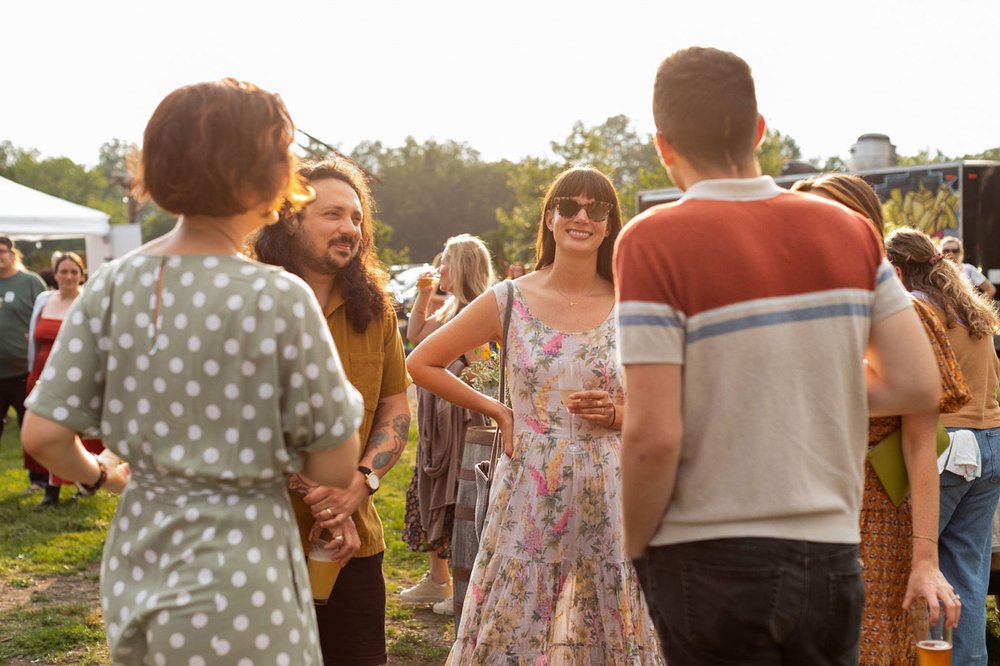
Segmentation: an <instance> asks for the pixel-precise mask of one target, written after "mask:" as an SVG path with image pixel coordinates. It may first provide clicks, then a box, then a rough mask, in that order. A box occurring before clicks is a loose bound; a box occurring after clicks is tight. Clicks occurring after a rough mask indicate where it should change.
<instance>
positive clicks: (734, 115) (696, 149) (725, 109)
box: [653, 46, 758, 168]
mask: <svg viewBox="0 0 1000 666" xmlns="http://www.w3.org/2000/svg"><path fill="white" fill-rule="evenodd" d="M757 118H758V115H757V94H756V91H755V89H754V83H753V76H752V75H751V73H750V66H749V65H748V64H747V63H746V62H745V61H744V60H743V59H742V58H740V57H739V56H737V55H735V54H733V53H729V52H728V51H720V50H719V49H713V48H703V47H699V46H692V47H690V48H686V49H682V50H680V51H677V52H676V53H674V54H673V55H671V56H670V57H669V58H667V59H666V60H664V61H663V62H662V63H660V67H659V69H658V70H657V72H656V83H655V85H654V87H653V120H654V121H655V122H656V131H657V132H659V133H660V134H662V135H663V137H664V138H665V139H666V140H667V141H668V142H669V143H670V145H671V146H673V148H674V149H675V150H676V151H677V152H678V153H679V154H681V155H682V156H683V157H684V158H685V159H687V160H688V161H690V162H691V163H692V164H693V165H695V166H696V167H701V168H706V167H719V166H724V167H727V168H731V167H732V166H734V165H739V164H741V163H743V162H744V161H745V160H746V159H748V158H752V157H753V151H754V148H755V139H756V136H757Z"/></svg>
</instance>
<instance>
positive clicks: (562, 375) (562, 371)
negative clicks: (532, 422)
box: [559, 361, 584, 453]
mask: <svg viewBox="0 0 1000 666" xmlns="http://www.w3.org/2000/svg"><path fill="white" fill-rule="evenodd" d="M583 374H584V368H583V363H581V362H580V361H564V362H563V363H560V364H559V397H560V398H561V399H562V403H563V405H569V397H570V396H571V395H573V394H574V393H578V392H579V391H582V390H583ZM566 413H567V414H569V446H568V447H567V450H568V451H569V452H570V453H579V452H580V451H581V450H582V447H581V446H580V443H579V442H577V441H576V433H575V432H574V421H575V417H574V416H573V412H571V411H569V407H568V406H567V407H566Z"/></svg>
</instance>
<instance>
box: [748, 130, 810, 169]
mask: <svg viewBox="0 0 1000 666" xmlns="http://www.w3.org/2000/svg"><path fill="white" fill-rule="evenodd" d="M801 158H802V151H801V150H799V144H797V143H796V142H795V139H793V138H792V137H790V136H788V135H787V134H782V133H781V132H779V131H778V130H776V129H771V128H770V127H768V128H767V131H766V133H765V135H764V140H763V141H762V142H761V144H760V147H759V148H757V161H758V162H760V170H761V172H762V173H764V174H765V175H768V176H780V175H781V169H782V167H784V166H785V164H787V163H788V162H790V161H792V160H797V159H801Z"/></svg>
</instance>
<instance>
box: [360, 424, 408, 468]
mask: <svg viewBox="0 0 1000 666" xmlns="http://www.w3.org/2000/svg"><path fill="white" fill-rule="evenodd" d="M375 427H376V430H375V431H374V432H372V434H371V437H369V438H368V448H369V449H370V450H376V449H380V448H382V447H383V446H384V445H385V444H386V443H387V442H389V443H390V448H389V450H388V451H378V452H377V453H376V454H375V456H374V457H373V458H372V468H373V469H375V470H382V469H385V468H387V467H389V466H390V465H391V464H392V463H393V462H394V461H395V460H396V459H397V458H399V456H400V454H401V453H402V452H403V449H404V448H405V447H406V440H407V435H409V430H410V415H409V414H397V415H396V416H395V417H393V419H392V422H391V423H390V422H389V421H382V422H380V423H378V424H377V425H376V426H375Z"/></svg>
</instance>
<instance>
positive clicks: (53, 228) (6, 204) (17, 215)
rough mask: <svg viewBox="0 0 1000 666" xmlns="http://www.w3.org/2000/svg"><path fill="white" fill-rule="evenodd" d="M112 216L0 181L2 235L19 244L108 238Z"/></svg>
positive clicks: (9, 182)
mask: <svg viewBox="0 0 1000 666" xmlns="http://www.w3.org/2000/svg"><path fill="white" fill-rule="evenodd" d="M108 217H109V216H108V214H107V213H105V212H103V211H99V210H95V209H93V208H87V207H86V206H80V205H78V204H75V203H70V202H69V201H66V200H64V199H60V198H59V197H54V196H52V195H49V194H45V193H44V192H39V191H38V190H33V189H31V188H30V187H25V186H24V185H20V184H18V183H15V182H14V181H12V180H7V179H6V178H0V234H6V235H8V236H12V237H14V238H17V239H19V240H30V241H34V240H42V239H49V238H78V237H80V236H107V235H108V233H109V230H110V226H111V225H110V224H109V222H108Z"/></svg>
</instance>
